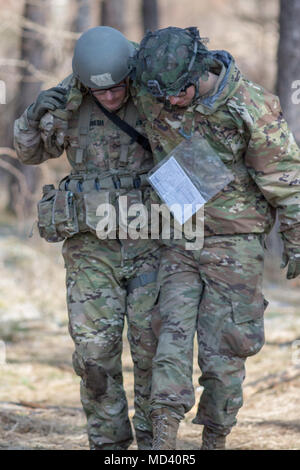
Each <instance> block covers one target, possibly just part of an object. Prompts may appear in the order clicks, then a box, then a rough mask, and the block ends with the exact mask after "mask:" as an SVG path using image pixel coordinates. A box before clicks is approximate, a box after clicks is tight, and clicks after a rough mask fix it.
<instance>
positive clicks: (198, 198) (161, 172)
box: [149, 156, 207, 224]
mask: <svg viewBox="0 0 300 470" xmlns="http://www.w3.org/2000/svg"><path fill="white" fill-rule="evenodd" d="M149 181H150V182H151V184H152V186H153V187H154V189H155V190H156V191H157V192H158V194H159V195H160V197H161V199H163V201H165V203H166V204H167V206H168V208H169V209H170V211H171V212H172V214H173V215H174V217H175V219H176V220H177V221H178V222H179V223H180V224H184V223H185V222H186V221H187V220H188V219H189V218H190V217H192V215H193V214H195V213H196V212H197V211H198V210H199V209H200V208H201V207H202V206H203V205H204V204H205V203H206V202H207V201H206V200H205V199H204V198H203V197H202V195H201V193H200V192H199V191H198V189H197V188H196V186H195V185H194V184H193V183H192V181H191V180H190V178H189V177H188V176H187V174H186V173H185V172H184V171H183V169H182V168H181V166H180V165H179V163H178V162H177V161H176V160H175V158H174V157H173V156H171V157H170V158H169V159H168V160H167V161H166V162H165V163H163V164H162V165H161V166H160V167H159V168H158V169H157V170H156V171H154V172H153V173H152V175H151V176H149Z"/></svg>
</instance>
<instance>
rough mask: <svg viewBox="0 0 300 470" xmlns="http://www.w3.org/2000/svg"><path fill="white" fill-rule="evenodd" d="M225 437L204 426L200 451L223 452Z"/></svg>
mask: <svg viewBox="0 0 300 470" xmlns="http://www.w3.org/2000/svg"><path fill="white" fill-rule="evenodd" d="M225 442H226V436H224V435H222V434H218V433H216V432H215V431H214V430H212V429H210V428H208V427H207V426H204V429H203V433H202V447H201V450H225Z"/></svg>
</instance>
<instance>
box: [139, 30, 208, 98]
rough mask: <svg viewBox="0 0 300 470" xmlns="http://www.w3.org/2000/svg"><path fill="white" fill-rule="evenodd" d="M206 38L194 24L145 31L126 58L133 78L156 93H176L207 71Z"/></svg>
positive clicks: (165, 94)
mask: <svg viewBox="0 0 300 470" xmlns="http://www.w3.org/2000/svg"><path fill="white" fill-rule="evenodd" d="M206 41H207V40H206V39H202V38H200V36H199V31H198V29H197V28H194V27H190V28H185V29H182V28H176V27H169V28H165V29H160V30H157V31H154V32H148V33H147V34H146V36H145V37H144V39H143V40H142V42H141V44H140V48H139V51H138V52H137V53H136V55H135V57H134V58H133V59H131V60H130V63H131V64H132V66H133V68H134V71H133V73H132V78H133V81H134V82H135V84H136V85H137V86H141V87H142V88H144V89H146V90H147V91H148V92H150V93H151V94H152V95H154V96H157V97H163V96H165V97H166V96H170V95H177V94H178V93H180V91H181V90H184V89H185V88H186V87H187V86H190V85H193V84H196V83H197V82H198V81H199V77H200V76H203V75H205V73H206V74H207V70H208V63H209V54H208V49H207V48H206V46H205V42H206Z"/></svg>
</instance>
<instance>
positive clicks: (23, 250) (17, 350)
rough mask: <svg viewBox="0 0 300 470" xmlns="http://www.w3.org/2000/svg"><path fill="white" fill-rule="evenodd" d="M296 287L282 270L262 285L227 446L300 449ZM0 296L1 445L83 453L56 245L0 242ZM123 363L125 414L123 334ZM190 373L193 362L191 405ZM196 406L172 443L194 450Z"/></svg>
mask: <svg viewBox="0 0 300 470" xmlns="http://www.w3.org/2000/svg"><path fill="white" fill-rule="evenodd" d="M269 269H270V266H268V267H267V270H269ZM273 270H274V266H273ZM292 284H293V283H292ZM294 284H295V285H294V287H293V286H292V287H288V283H287V282H286V281H285V279H284V277H283V273H281V274H280V275H279V276H278V277H277V278H276V282H274V280H272V283H270V282H267V283H266V289H265V292H266V297H267V298H268V300H270V305H269V307H268V310H267V312H266V340H267V342H266V345H265V347H264V348H263V350H262V351H261V352H260V353H259V354H258V355H256V356H254V357H252V358H250V359H248V361H247V378H246V381H245V388H244V398H245V404H244V407H243V408H242V410H241V411H240V413H239V417H238V418H239V419H238V425H237V426H236V427H235V428H234V429H233V431H232V433H231V435H230V436H229V438H228V448H229V449H239V450H241V449H299V447H300V445H299V436H300V411H299V410H300V403H299V402H300V397H299V385H300V349H299V350H298V351H297V349H296V348H295V343H294V341H295V339H297V338H300V311H299V307H298V305H299V298H300V293H299V289H298V288H297V287H298V281H296V282H295V283H294ZM0 298H1V302H0V339H2V340H4V341H5V345H6V362H5V364H3V365H2V366H0V449H35V450H37V449H58V450H60V449H73V450H77V449H88V441H87V436H86V433H85V418H84V415H83V412H82V410H81V405H80V399H79V378H78V377H77V376H76V375H75V374H74V373H73V370H72V365H71V354H72V351H73V344H72V341H71V339H70V338H69V336H68V332H67V318H66V304H65V289H64V269H63V264H62V260H61V257H60V247H59V246H56V245H52V246H50V245H47V244H46V243H43V242H42V241H39V239H38V238H37V236H34V238H33V239H30V240H21V239H18V238H16V237H12V236H7V237H5V238H0ZM293 345H294V348H293ZM298 352H299V354H298ZM293 359H294V361H293ZM295 359H297V361H295ZM123 363H124V378H125V386H126V390H127V394H128V400H129V407H130V415H131V416H132V415H133V377H132V362H131V358H130V354H129V348H128V344H127V342H126V340H125V344H124V360H123ZM297 363H298V365H297ZM197 379H198V367H197V365H196V362H195V374H194V384H195V389H196V397H197V401H198V399H199V397H200V394H201V387H198V386H197ZM195 412H196V406H195V407H194V408H193V409H192V410H191V411H190V412H189V413H188V414H187V415H186V418H185V420H184V421H183V422H182V423H181V425H180V430H179V439H178V448H179V449H191V450H196V449H199V447H200V441H201V439H200V434H201V430H202V428H201V426H197V425H193V424H191V420H192V418H193V417H194V414H195ZM135 448H136V446H135V444H133V445H132V449H135Z"/></svg>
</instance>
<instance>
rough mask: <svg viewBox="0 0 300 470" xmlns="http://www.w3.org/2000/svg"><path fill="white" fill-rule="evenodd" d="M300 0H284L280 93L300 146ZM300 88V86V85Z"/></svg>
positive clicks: (282, 103) (280, 43)
mask: <svg viewBox="0 0 300 470" xmlns="http://www.w3.org/2000/svg"><path fill="white" fill-rule="evenodd" d="M299 25H300V1H299V0H280V15H279V32H280V36H279V44H278V55H277V59H278V72H277V94H278V95H279V98H280V102H281V106H282V109H283V112H284V115H285V118H286V120H287V121H288V123H289V126H290V128H291V129H292V131H293V133H294V135H295V138H296V140H297V142H298V144H300V102H299V93H298V100H297V101H298V102H294V103H293V101H292V95H293V93H294V92H295V89H294V88H293V83H294V82H295V81H297V80H298V81H300V28H299ZM298 88H300V87H299V84H298Z"/></svg>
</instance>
